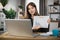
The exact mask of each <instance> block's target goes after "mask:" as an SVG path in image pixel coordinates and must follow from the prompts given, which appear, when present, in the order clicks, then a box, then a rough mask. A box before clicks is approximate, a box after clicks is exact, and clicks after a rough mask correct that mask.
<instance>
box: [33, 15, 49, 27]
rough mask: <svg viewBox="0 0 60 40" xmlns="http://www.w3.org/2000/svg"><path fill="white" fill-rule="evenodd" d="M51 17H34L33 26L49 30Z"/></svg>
mask: <svg viewBox="0 0 60 40" xmlns="http://www.w3.org/2000/svg"><path fill="white" fill-rule="evenodd" d="M48 19H49V16H34V22H33V25H39V26H40V27H41V28H48V22H47V21H48Z"/></svg>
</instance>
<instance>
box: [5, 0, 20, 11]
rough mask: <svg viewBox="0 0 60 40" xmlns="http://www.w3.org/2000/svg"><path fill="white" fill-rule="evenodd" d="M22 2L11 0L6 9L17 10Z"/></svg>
mask: <svg viewBox="0 0 60 40" xmlns="http://www.w3.org/2000/svg"><path fill="white" fill-rule="evenodd" d="M19 4H20V0H9V1H8V4H7V5H6V6H5V9H7V10H9V9H10V8H12V9H14V10H15V11H17V7H18V5H19Z"/></svg>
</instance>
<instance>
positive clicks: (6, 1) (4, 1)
mask: <svg viewBox="0 0 60 40" xmlns="http://www.w3.org/2000/svg"><path fill="white" fill-rule="evenodd" d="M0 2H1V4H2V5H3V7H4V6H5V5H6V4H7V3H8V0H0Z"/></svg>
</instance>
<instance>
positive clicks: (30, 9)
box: [24, 2, 50, 31]
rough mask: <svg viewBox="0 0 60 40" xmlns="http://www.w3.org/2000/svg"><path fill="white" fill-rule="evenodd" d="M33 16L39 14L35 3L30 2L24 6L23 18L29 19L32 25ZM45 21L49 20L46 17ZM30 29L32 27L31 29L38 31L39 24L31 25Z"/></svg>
mask: <svg viewBox="0 0 60 40" xmlns="http://www.w3.org/2000/svg"><path fill="white" fill-rule="evenodd" d="M34 16H39V14H38V11H37V8H36V5H35V4H34V3H33V2H30V3H29V4H28V5H27V7H26V12H25V16H24V18H26V19H31V22H32V26H33V19H34ZM47 22H48V23H49V22H50V20H49V19H48V21H47ZM32 29H33V31H40V30H41V28H40V26H35V27H32Z"/></svg>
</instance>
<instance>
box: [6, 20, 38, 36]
mask: <svg viewBox="0 0 60 40" xmlns="http://www.w3.org/2000/svg"><path fill="white" fill-rule="evenodd" d="M5 23H6V28H7V31H8V34H9V35H15V36H25V37H34V36H37V35H38V34H36V35H33V34H34V33H33V32H32V25H31V20H30V19H7V20H5Z"/></svg>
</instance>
